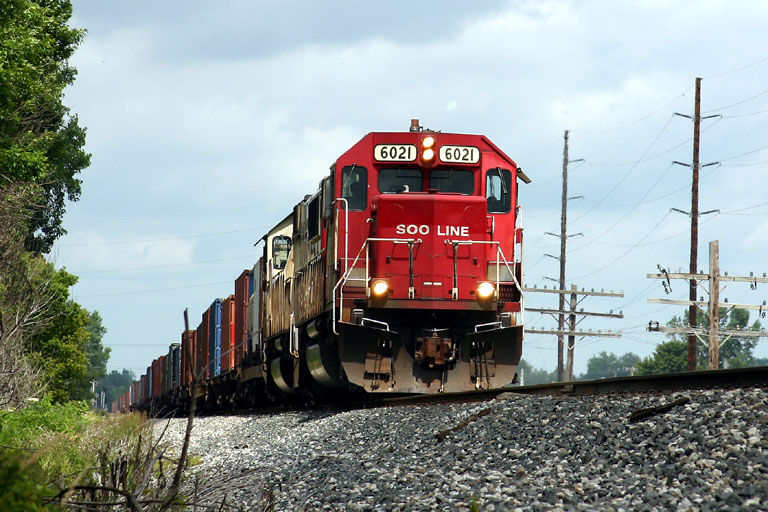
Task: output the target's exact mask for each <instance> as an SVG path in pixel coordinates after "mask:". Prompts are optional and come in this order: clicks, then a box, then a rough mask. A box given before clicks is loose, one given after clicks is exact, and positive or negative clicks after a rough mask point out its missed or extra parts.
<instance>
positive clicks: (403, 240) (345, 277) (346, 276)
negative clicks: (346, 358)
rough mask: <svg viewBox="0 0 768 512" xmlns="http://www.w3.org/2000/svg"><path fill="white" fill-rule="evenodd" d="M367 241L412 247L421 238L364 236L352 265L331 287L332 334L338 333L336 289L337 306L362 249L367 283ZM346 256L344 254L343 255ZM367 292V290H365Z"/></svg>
mask: <svg viewBox="0 0 768 512" xmlns="http://www.w3.org/2000/svg"><path fill="white" fill-rule="evenodd" d="M369 242H392V243H395V244H408V245H409V246H410V247H411V248H412V247H413V244H420V243H421V242H422V240H421V238H415V239H414V238H366V239H365V242H363V245H362V246H361V247H360V250H359V251H358V252H357V256H355V261H353V262H352V265H351V266H350V267H349V268H346V270H345V271H344V274H343V275H342V276H341V279H339V282H338V283H336V286H334V287H333V308H331V309H332V310H333V311H332V315H333V316H332V320H333V334H336V335H338V334H339V332H338V331H337V330H336V290H338V289H339V287H341V291H340V292H339V306H342V305H343V304H344V285H345V284H346V282H347V280H349V276H350V274H352V271H353V270H354V269H355V265H357V262H358V261H359V260H360V256H361V255H362V254H363V251H364V250H365V283H366V285H367V283H368V260H369V258H368V247H369V244H368V243H369ZM345 256H346V255H345ZM412 256H413V251H411V259H412ZM345 265H346V259H345ZM410 273H411V279H413V275H412V274H413V265H411V271H410ZM366 293H367V292H366Z"/></svg>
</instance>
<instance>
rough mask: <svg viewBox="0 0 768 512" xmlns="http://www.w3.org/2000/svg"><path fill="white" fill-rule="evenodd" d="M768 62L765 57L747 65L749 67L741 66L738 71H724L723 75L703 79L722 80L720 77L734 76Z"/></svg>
mask: <svg viewBox="0 0 768 512" xmlns="http://www.w3.org/2000/svg"><path fill="white" fill-rule="evenodd" d="M766 61H768V57H764V58H762V59H760V60H757V61H755V62H752V63H750V64H747V65H745V66H741V67H739V68H736V69H732V70H730V71H724V72H722V73H718V74H716V75H709V76H705V77H703V78H704V80H709V79H711V78H720V77H722V76H726V75H730V74H732V73H737V72H739V71H743V70H745V69H747V68H751V67H752V66H757V65H758V64H762V63H763V62H766Z"/></svg>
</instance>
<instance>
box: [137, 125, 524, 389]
mask: <svg viewBox="0 0 768 512" xmlns="http://www.w3.org/2000/svg"><path fill="white" fill-rule="evenodd" d="M518 178H519V179H521V180H522V181H524V182H526V183H527V182H529V181H530V180H529V179H528V178H527V176H526V175H525V174H524V173H523V172H522V171H521V170H520V169H519V168H518V167H517V165H516V164H515V162H514V161H513V160H512V159H510V158H509V157H508V156H507V155H505V154H504V153H503V152H502V151H501V150H500V149H499V148H498V147H496V146H495V145H494V144H493V143H492V142H491V141H489V140H488V139H487V138H486V137H484V136H481V135H461V134H453V133H440V132H433V131H429V130H423V129H421V127H419V126H418V121H417V120H414V121H412V124H411V129H410V131H408V132H402V133H382V132H374V133H369V134H368V135H366V136H365V137H363V138H362V139H361V140H360V141H359V142H358V143H357V144H355V145H354V146H352V148H350V149H349V150H348V151H347V152H345V153H344V154H343V155H341V156H340V157H339V158H338V159H337V160H336V162H335V163H334V164H333V165H332V166H331V172H330V174H329V175H328V176H326V177H325V178H324V179H323V180H322V181H321V182H320V186H319V189H318V190H317V191H316V192H315V193H314V194H312V195H311V196H307V197H305V199H304V200H303V201H301V202H300V203H299V204H298V205H296V206H295V207H294V209H293V213H292V214H291V215H289V216H287V217H286V218H285V219H283V221H282V222H280V223H278V224H277V225H276V226H275V227H274V228H273V229H271V230H270V231H269V232H268V233H267V234H266V235H265V236H264V237H263V241H264V251H263V255H262V257H261V258H260V260H259V262H258V263H257V264H256V265H255V266H254V268H253V270H252V271H250V272H248V271H246V272H245V273H244V274H243V275H241V278H239V279H238V282H236V287H237V288H238V293H237V294H236V295H237V297H236V298H230V299H222V300H223V301H224V302H225V304H226V306H225V310H226V311H225V312H224V316H225V317H226V318H225V323H224V325H221V324H219V325H218V327H215V326H214V325H212V323H213V322H214V320H213V319H214V318H218V319H219V320H218V321H219V322H220V321H221V317H222V314H221V313H217V314H216V315H214V314H213V313H210V312H207V313H206V314H205V315H204V317H203V320H204V321H203V322H202V323H201V328H199V329H198V330H197V331H196V332H195V331H191V332H190V334H195V336H186V337H185V339H189V340H191V339H192V338H194V339H195V340H194V343H195V344H196V346H197V356H196V357H195V356H194V355H193V356H192V359H193V360H189V359H190V357H189V356H188V355H185V354H183V353H184V352H185V350H186V349H187V347H186V346H182V347H181V350H182V354H183V355H182V356H181V357H180V358H179V360H180V361H181V360H184V363H185V365H186V366H188V367H189V368H181V369H180V371H178V372H176V373H175V374H176V375H180V376H181V377H180V382H177V383H176V388H175V389H174V387H173V386H174V383H173V382H167V383H166V388H169V389H168V392H169V393H170V394H171V395H174V394H175V395H179V396H180V395H182V394H186V395H187V396H188V395H189V393H188V392H185V393H179V392H178V391H179V390H181V391H184V388H185V386H188V385H189V383H190V378H189V371H190V370H191V369H192V368H197V369H198V372H199V373H200V374H201V376H202V377H203V381H204V383H205V385H204V387H203V390H204V393H205V394H206V395H207V396H208V398H209V400H210V395H211V394H213V395H214V396H216V397H217V398H216V402H217V403H222V401H231V402H237V401H242V400H245V401H249V399H248V397H247V395H248V394H249V393H250V394H253V393H263V390H264V389H265V390H266V391H267V394H269V395H271V396H278V395H281V396H285V395H293V394H305V393H311V394H315V395H317V394H319V395H323V394H328V393H333V392H334V391H333V390H339V389H345V390H349V389H364V390H365V391H367V392H370V393H438V392H456V391H464V390H470V389H480V388H498V387H502V386H504V385H507V384H510V383H512V382H513V380H514V379H515V372H516V369H517V365H518V363H519V361H520V356H521V352H522V339H523V294H522V288H521V285H520V283H521V282H522V240H523V236H522V228H521V227H520V223H519V218H520V207H519V205H518V203H517V186H518ZM244 276H245V279H249V280H250V283H251V284H250V290H249V291H250V299H249V300H246V299H245V298H244V297H246V296H247V294H248V291H243V288H244V286H243V284H242V283H241V281H242V280H243V279H244ZM245 288H248V286H247V285H246V286H245ZM218 307H219V309H218V310H217V311H220V310H221V306H218ZM211 311H213V306H212V309H211ZM206 319H207V320H208V322H205V320H206ZM233 319H234V320H233ZM244 319H245V320H247V322H245V323H246V324H247V326H245V327H244V325H245V324H244V323H243V322H244ZM238 322H239V323H238ZM204 324H208V325H207V327H205V326H204ZM233 325H237V328H235V327H233ZM217 329H218V330H217ZM222 329H224V331H225V332H226V334H225V336H224V338H225V342H224V343H223V344H222V343H221V341H220V339H219V338H216V333H217V332H218V333H219V337H220V333H221V331H222ZM217 339H218V340H219V341H217ZM187 343H189V344H190V345H191V344H192V343H193V342H192V341H188V342H187ZM217 343H218V345H217ZM183 345H186V344H184V343H183ZM230 351H234V352H235V354H236V356H235V357H230V356H229V352H230ZM190 353H191V351H190ZM166 360H168V358H166ZM178 364H181V363H180V362H179V363H178ZM173 373H174V372H173V371H172V370H169V371H168V374H169V375H170V374H173ZM145 380H146V379H145ZM150 380H151V379H150ZM172 380H173V379H171V381H172ZM257 384H258V385H257ZM135 387H137V388H139V389H138V394H139V396H138V397H137V399H135V400H131V399H128V400H127V401H128V402H129V403H138V404H141V403H143V402H146V400H145V399H146V398H147V397H143V398H144V399H142V396H141V395H142V392H141V389H140V388H142V384H139V385H138V386H135ZM143 387H144V388H147V387H148V385H147V384H146V383H145V384H143ZM278 390H279V391H278ZM145 394H146V393H145ZM155 398H157V397H155ZM123 401H124V402H125V401H126V400H123ZM250 401H253V399H250Z"/></svg>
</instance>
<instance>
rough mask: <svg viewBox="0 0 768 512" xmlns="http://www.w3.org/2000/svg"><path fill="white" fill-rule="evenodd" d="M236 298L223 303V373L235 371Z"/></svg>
mask: <svg viewBox="0 0 768 512" xmlns="http://www.w3.org/2000/svg"><path fill="white" fill-rule="evenodd" d="M234 304H235V296H234V295H230V296H229V297H227V298H226V299H223V300H222V301H221V373H227V372H229V371H230V370H234V369H235V350H234V348H235V307H234Z"/></svg>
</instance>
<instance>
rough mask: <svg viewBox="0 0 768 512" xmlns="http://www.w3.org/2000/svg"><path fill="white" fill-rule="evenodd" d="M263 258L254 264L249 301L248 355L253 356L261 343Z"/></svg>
mask: <svg viewBox="0 0 768 512" xmlns="http://www.w3.org/2000/svg"><path fill="white" fill-rule="evenodd" d="M262 259H263V258H260V259H259V262H258V263H257V264H256V265H254V266H253V270H252V271H251V278H250V281H251V285H250V288H251V290H250V291H251V293H250V297H249V301H248V322H247V323H248V347H247V349H246V355H248V356H251V355H252V354H254V353H256V352H257V351H258V350H259V348H258V343H259V329H260V325H259V299H260V298H261V296H260V291H261V290H260V283H261V274H260V268H261V267H260V265H261V263H262V261H261V260H262ZM249 359H253V357H249Z"/></svg>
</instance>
